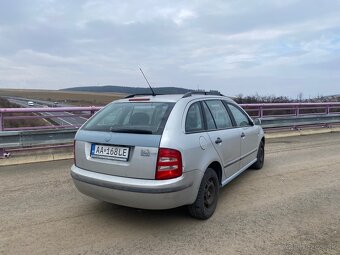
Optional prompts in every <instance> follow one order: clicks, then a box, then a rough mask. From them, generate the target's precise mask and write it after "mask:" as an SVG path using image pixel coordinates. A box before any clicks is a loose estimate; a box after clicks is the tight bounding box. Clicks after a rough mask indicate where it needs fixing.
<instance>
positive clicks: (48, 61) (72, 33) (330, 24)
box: [0, 0, 340, 95]
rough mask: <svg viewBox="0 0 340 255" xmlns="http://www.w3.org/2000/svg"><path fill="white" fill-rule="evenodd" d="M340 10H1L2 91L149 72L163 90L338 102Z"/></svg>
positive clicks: (281, 5) (15, 6)
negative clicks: (328, 97) (334, 98)
mask: <svg viewBox="0 0 340 255" xmlns="http://www.w3.org/2000/svg"><path fill="white" fill-rule="evenodd" d="M339 10H340V1H338V0H336V1H327V2H324V1H312V2H311V1H307V0H288V1H279V0H260V1H248V0H240V1H224V0H216V1H214V2H211V1H208V0H195V1H179V0H174V1H170V2H169V1H159V0H157V1H156V0H145V1H138V0H130V1H123V2H122V1H114V0H79V1H66V0H58V1H52V0H21V1H18V2H15V3H14V2H13V1H12V2H11V1H1V3H0V87H1V86H2V87H4V86H7V87H8V86H10V87H18V86H27V87H32V88H33V87H35V88H39V87H40V88H47V87H46V86H50V88H63V87H68V86H75V85H93V84H116V85H131V86H138V85H140V86H144V83H143V80H142V79H140V78H141V77H140V74H139V72H138V66H142V67H143V69H144V70H145V71H146V72H147V73H148V76H149V77H150V78H149V79H150V80H152V81H153V82H154V83H155V84H157V85H164V86H165V85H171V86H173V85H179V86H186V87H190V88H196V86H197V84H199V85H200V87H201V88H207V89H211V88H214V89H220V90H222V91H223V92H224V93H225V94H230V95H233V94H238V93H243V94H249V93H254V92H256V91H258V92H266V93H282V94H285V95H294V94H295V93H296V90H301V91H302V92H304V94H318V93H320V94H332V93H335V92H336V90H337V88H336V87H334V84H338V83H339V82H340V77H339V76H340V75H339V74H338V70H337V66H338V65H339V63H340V62H339V59H340V36H339V34H340V25H339V24H340V11H339ZM328 77H332V79H333V80H330V79H329V78H328ZM287 81H289V85H288V82H287ZM318 83H320V84H322V86H317V84H318ZM226 84H233V86H228V88H226V87H225V86H226ZM311 84H312V85H311ZM294 86H295V87H294ZM337 93H339V92H337Z"/></svg>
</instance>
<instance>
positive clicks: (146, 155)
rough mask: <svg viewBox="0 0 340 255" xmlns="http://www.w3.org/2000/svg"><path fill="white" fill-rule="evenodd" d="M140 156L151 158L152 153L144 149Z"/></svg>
mask: <svg viewBox="0 0 340 255" xmlns="http://www.w3.org/2000/svg"><path fill="white" fill-rule="evenodd" d="M140 155H141V156H143V157H150V151H149V149H142V150H141V152H140Z"/></svg>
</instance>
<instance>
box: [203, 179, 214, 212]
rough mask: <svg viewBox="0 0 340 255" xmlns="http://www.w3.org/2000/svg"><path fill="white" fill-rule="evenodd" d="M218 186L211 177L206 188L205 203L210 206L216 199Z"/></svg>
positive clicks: (207, 206)
mask: <svg viewBox="0 0 340 255" xmlns="http://www.w3.org/2000/svg"><path fill="white" fill-rule="evenodd" d="M215 195H216V187H215V183H214V181H213V179H209V180H208V181H207V183H206V185H205V188H204V205H205V207H206V208H209V207H210V206H211V205H212V204H213V203H214V201H215Z"/></svg>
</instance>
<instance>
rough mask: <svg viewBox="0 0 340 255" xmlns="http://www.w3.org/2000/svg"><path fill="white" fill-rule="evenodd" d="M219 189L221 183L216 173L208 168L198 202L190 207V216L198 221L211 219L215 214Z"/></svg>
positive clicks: (199, 191) (198, 195)
mask: <svg viewBox="0 0 340 255" xmlns="http://www.w3.org/2000/svg"><path fill="white" fill-rule="evenodd" d="M219 189H220V183H219V180H218V177H217V174H216V172H215V171H214V170H213V169H212V168H208V169H207V170H206V171H205V173H204V176H203V179H202V182H201V184H200V188H199V190H198V194H197V198H196V201H195V202H194V203H193V204H192V205H189V206H188V210H189V213H190V215H191V216H192V217H193V218H196V219H201V220H206V219H209V218H210V217H211V216H212V215H213V214H214V212H215V209H216V206H217V201H218V194H219Z"/></svg>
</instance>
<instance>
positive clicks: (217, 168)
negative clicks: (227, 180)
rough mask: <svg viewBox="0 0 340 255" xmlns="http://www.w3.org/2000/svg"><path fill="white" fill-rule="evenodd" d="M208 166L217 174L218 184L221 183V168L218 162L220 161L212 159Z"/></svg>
mask: <svg viewBox="0 0 340 255" xmlns="http://www.w3.org/2000/svg"><path fill="white" fill-rule="evenodd" d="M208 168H211V169H213V170H214V171H215V172H216V174H217V177H218V181H219V183H220V184H222V176H223V170H222V166H221V164H220V162H218V161H213V162H211V163H210V164H209V166H208V167H207V169H208Z"/></svg>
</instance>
